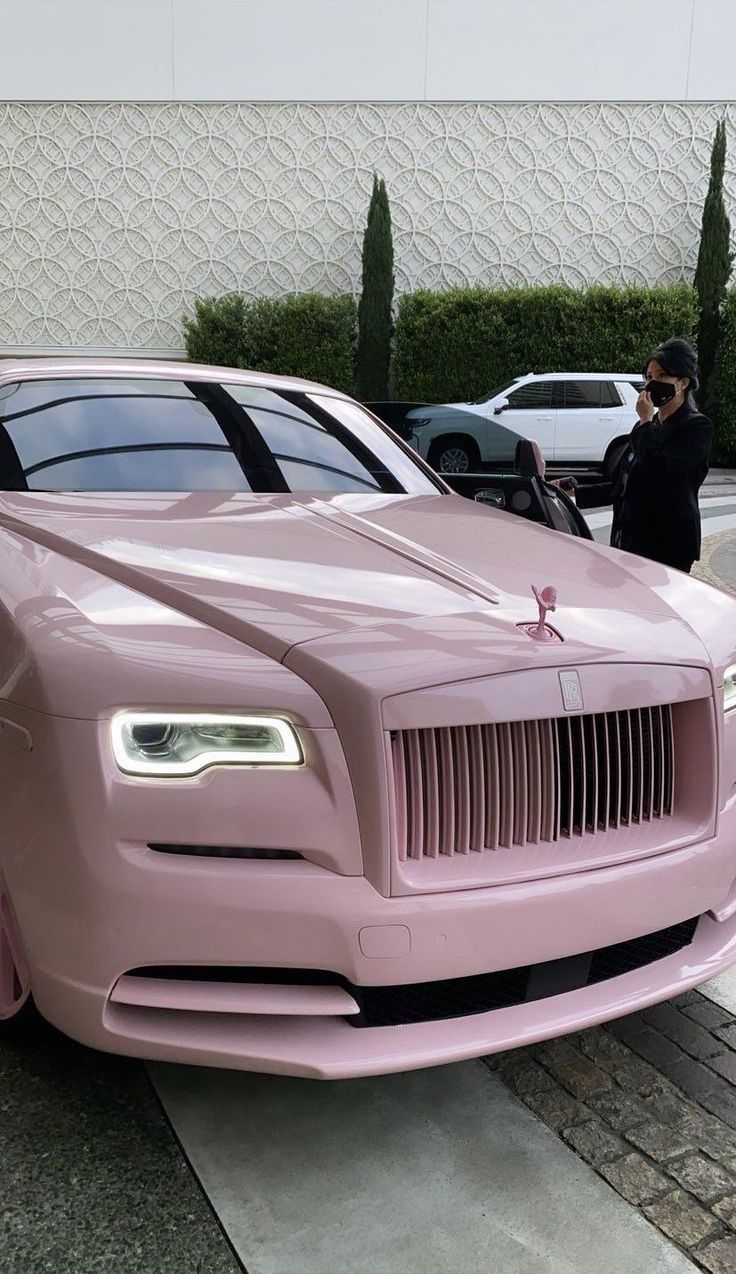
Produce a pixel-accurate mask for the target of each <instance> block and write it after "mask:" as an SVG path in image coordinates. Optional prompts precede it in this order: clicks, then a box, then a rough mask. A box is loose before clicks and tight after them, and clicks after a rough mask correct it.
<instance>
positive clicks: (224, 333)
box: [184, 296, 247, 367]
mask: <svg viewBox="0 0 736 1274" xmlns="http://www.w3.org/2000/svg"><path fill="white" fill-rule="evenodd" d="M244 323H245V300H244V298H243V297H242V296H220V297H214V296H205V297H198V298H197V300H196V301H195V302H194V317H193V318H185V319H184V341H185V344H186V350H187V355H188V357H189V359H190V361H191V362H192V363H214V364H215V366H216V367H245V366H246V365H247V364H246V363H244V362H243V361H242V359H243V357H244V354H245V350H244V341H243V330H244Z"/></svg>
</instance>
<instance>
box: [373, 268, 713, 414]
mask: <svg viewBox="0 0 736 1274" xmlns="http://www.w3.org/2000/svg"><path fill="white" fill-rule="evenodd" d="M696 323H697V299H696V295H695V291H694V289H693V288H691V287H688V286H686V285H685V284H677V285H673V286H670V287H657V288H640V287H630V288H608V287H605V288H604V287H591V288H587V289H585V290H581V291H578V290H575V289H573V288H564V287H547V288H509V289H505V290H503V291H491V290H489V289H486V288H457V289H453V290H452V291H449V292H444V293H434V292H414V293H412V294H410V295H406V296H404V297H402V298H401V301H400V303H399V311H398V318H397V323H396V362H395V373H394V374H395V383H396V397H397V398H398V399H406V400H409V401H413V402H418V401H425V402H453V401H458V400H462V401H466V400H468V399H472V398H477V397H479V396H480V395H481V394H483V393H486V392H487V391H488V390H489V389H490V388H492V387H493V386H495V385H500V384H503V382H504V381H508V380H511V379H512V378H513V377H515V376H520V375H524V374H525V373H526V372H555V371H579V372H588V371H589V372H598V371H600V372H603V371H610V372H636V371H638V370H639V368H640V367H641V364H642V362H643V360H644V358H646V355H647V354H648V353H649V351H650V350H651V349H653V348H654V347H655V346H656V345H658V344H660V342H661V341H663V340H666V339H667V337H669V336H684V337H685V338H686V339H688V340H692V339H693V334H694V331H695V326H696Z"/></svg>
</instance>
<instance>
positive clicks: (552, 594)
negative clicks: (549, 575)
mask: <svg viewBox="0 0 736 1274" xmlns="http://www.w3.org/2000/svg"><path fill="white" fill-rule="evenodd" d="M532 592H533V594H534V596H535V597H536V599H537V605H538V606H539V620H538V622H537V623H536V624H519V628H521V629H522V631H523V632H525V633H526V634H527V636H529V637H533V638H534V640H535V641H562V638H561V637H560V635H559V633H556V632H555V630H554V628H550V627H549V625H548V624H547V622H546V620H547V615H548V613H549V612H550V611H554V610H556V609H557V589H556V588H553V587H552V585H551V584H548V585H547V587H546V588H542V589H540V588H537V586H536V584H532Z"/></svg>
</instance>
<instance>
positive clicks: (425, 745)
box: [420, 730, 440, 858]
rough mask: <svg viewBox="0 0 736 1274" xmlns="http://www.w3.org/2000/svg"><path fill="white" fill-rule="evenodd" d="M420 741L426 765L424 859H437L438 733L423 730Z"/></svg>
mask: <svg viewBox="0 0 736 1274" xmlns="http://www.w3.org/2000/svg"><path fill="white" fill-rule="evenodd" d="M420 741H421V745H422V760H423V763H424V829H425V830H424V835H425V849H424V857H425V858H437V856H438V855H439V852H440V780H439V766H438V764H437V735H436V731H434V730H421V731H420Z"/></svg>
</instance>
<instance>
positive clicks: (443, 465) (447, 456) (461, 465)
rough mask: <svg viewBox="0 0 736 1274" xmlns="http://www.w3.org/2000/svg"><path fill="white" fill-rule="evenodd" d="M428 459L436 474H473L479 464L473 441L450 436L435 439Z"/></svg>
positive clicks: (478, 455) (478, 454)
mask: <svg viewBox="0 0 736 1274" xmlns="http://www.w3.org/2000/svg"><path fill="white" fill-rule="evenodd" d="M428 458H429V463H430V464H431V465H432V468H433V469H436V471H437V473H473V472H474V471H475V470H477V468H478V465H479V464H480V453H479V451H478V448H477V447H476V445H475V443H474V442H473V440H472V439H471V438H458V437H453V436H452V435H447V436H446V437H444V438H437V439H436V440H435V442H433V443H432V446H431V447H430V449H429V457H428Z"/></svg>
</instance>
